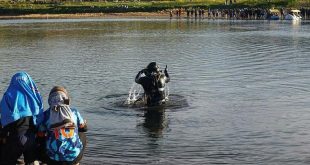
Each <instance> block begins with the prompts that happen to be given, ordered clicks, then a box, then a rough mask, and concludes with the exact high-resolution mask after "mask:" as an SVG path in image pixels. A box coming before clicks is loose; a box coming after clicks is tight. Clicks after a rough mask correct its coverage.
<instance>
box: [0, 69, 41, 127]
mask: <svg viewBox="0 0 310 165" xmlns="http://www.w3.org/2000/svg"><path fill="white" fill-rule="evenodd" d="M0 112H1V124H2V126H6V125H8V124H10V123H12V122H14V121H16V120H18V119H20V118H23V117H26V116H33V122H34V125H37V124H40V123H41V122H42V120H43V102H42V97H41V95H40V93H39V91H38V88H37V86H36V84H35V83H34V81H33V80H32V78H31V77H30V76H29V75H28V74H27V73H26V72H18V73H16V74H15V75H14V76H13V77H12V79H11V83H10V86H9V87H8V89H7V91H6V92H5V93H4V95H3V98H2V100H1V103H0Z"/></svg>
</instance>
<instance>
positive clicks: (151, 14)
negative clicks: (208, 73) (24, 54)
mask: <svg viewBox="0 0 310 165" xmlns="http://www.w3.org/2000/svg"><path fill="white" fill-rule="evenodd" d="M70 18H74V19H77V18H169V13H168V12H164V11H162V12H128V13H77V14H28V15H17V16H0V19H70Z"/></svg>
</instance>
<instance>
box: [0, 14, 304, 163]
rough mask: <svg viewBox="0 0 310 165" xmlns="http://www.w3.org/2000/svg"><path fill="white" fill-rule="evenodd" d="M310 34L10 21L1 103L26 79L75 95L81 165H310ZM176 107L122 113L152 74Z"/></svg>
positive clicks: (289, 25)
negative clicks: (139, 80) (83, 126)
mask: <svg viewBox="0 0 310 165" xmlns="http://www.w3.org/2000/svg"><path fill="white" fill-rule="evenodd" d="M309 45H310V24H309V22H301V23H296V22H295V23H294V22H286V21H226V20H168V19H167V20H165V19H160V20H157V19H116V20H112V19H55V20H53V19H50V20H1V21H0V58H1V60H0V71H1V74H0V94H1V95H2V94H3V92H4V91H5V90H6V88H7V86H8V84H9V81H10V78H11V76H12V75H13V74H14V73H15V72H17V71H20V70H24V71H27V72H28V73H29V74H30V75H31V76H32V77H33V79H34V80H35V81H36V82H37V84H38V86H39V88H40V92H41V93H42V95H43V98H44V100H45V108H47V102H46V100H47V97H48V93H49V90H50V89H51V88H52V87H53V86H54V85H63V86H65V87H66V88H67V89H68V91H69V94H70V95H71V97H72V101H73V105H74V106H75V107H77V108H78V109H79V111H80V112H81V114H82V115H83V117H84V118H85V119H87V121H88V125H89V131H88V133H87V136H88V145H87V148H86V152H85V155H84V158H83V161H82V164H118V165H119V164H165V165H167V164H309V163H310V156H309V155H310V154H309V153H310V134H309V131H308V128H309V125H310V113H309V107H310V97H309V96H310V90H309V89H310V58H309V55H310V46H309ZM152 61H156V62H158V63H159V65H160V66H161V67H162V68H164V66H165V65H168V71H169V73H170V76H171V82H170V83H169V91H170V94H171V101H174V103H175V104H174V105H173V106H166V107H161V108H155V109H151V110H147V109H143V108H142V109H139V108H130V107H126V106H125V107H124V106H121V105H120V103H121V102H122V101H125V100H126V97H127V95H128V91H129V89H130V88H131V87H132V85H133V83H134V77H135V75H136V74H137V72H138V71H139V70H140V69H143V68H144V67H146V65H147V64H148V63H149V62H152Z"/></svg>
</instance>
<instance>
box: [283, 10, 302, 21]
mask: <svg viewBox="0 0 310 165" xmlns="http://www.w3.org/2000/svg"><path fill="white" fill-rule="evenodd" d="M301 18H302V17H301V16H300V10H291V11H289V12H288V14H286V15H285V18H284V19H285V20H301Z"/></svg>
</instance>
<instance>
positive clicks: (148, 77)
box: [135, 69, 170, 106]
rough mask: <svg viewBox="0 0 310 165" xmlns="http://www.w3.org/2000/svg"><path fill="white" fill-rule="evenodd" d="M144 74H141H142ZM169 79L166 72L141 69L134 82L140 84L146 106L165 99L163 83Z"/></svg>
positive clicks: (159, 103)
mask: <svg viewBox="0 0 310 165" xmlns="http://www.w3.org/2000/svg"><path fill="white" fill-rule="evenodd" d="M143 73H144V74H145V76H143V75H142V74H143ZM169 81H170V78H169V75H168V72H167V71H165V74H163V73H162V72H149V71H148V70H147V69H144V70H141V71H140V72H139V73H138V74H137V76H136V78H135V82H136V83H138V84H141V85H142V87H143V89H144V97H145V100H146V103H147V105H148V106H153V105H161V104H162V103H163V100H164V99H165V91H164V88H165V84H166V83H168V82H169Z"/></svg>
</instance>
